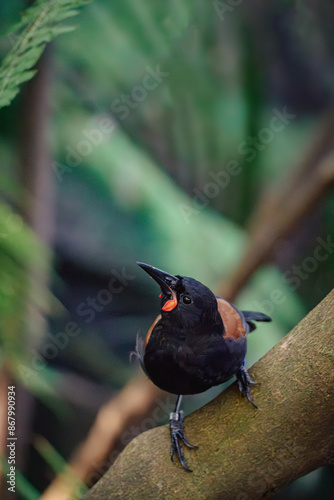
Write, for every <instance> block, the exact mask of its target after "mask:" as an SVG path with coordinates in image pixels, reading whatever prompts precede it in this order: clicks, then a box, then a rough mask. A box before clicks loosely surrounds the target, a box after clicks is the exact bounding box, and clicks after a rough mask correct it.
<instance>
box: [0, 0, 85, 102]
mask: <svg viewBox="0 0 334 500" xmlns="http://www.w3.org/2000/svg"><path fill="white" fill-rule="evenodd" d="M87 3H88V1H87V0H58V1H57V3H56V5H55V2H54V1H53V0H36V1H35V3H34V4H33V5H32V6H31V7H30V8H28V9H27V10H26V12H24V13H23V14H22V19H21V21H20V22H19V23H17V24H15V26H14V27H11V29H10V31H8V32H7V35H9V34H10V33H13V31H20V35H19V36H18V39H17V41H16V43H15V44H14V47H13V48H12V50H11V51H10V52H9V53H8V54H7V56H6V57H5V59H4V60H3V62H2V65H1V67H0V108H1V107H3V106H8V105H9V104H10V103H11V101H12V100H13V99H14V97H15V96H16V94H18V92H19V86H20V84H21V83H23V82H25V81H27V80H30V79H31V78H32V77H33V76H34V74H35V71H31V68H32V67H33V66H34V65H35V64H36V62H37V61H38V59H39V58H40V56H41V54H42V52H43V50H44V48H45V45H46V43H47V42H50V41H51V40H52V39H53V38H55V37H56V36H58V35H61V34H62V33H67V32H68V31H72V29H74V28H73V27H71V26H58V24H59V22H61V21H63V20H64V19H66V18H68V17H71V16H74V15H76V14H77V13H78V11H76V10H74V8H76V7H80V6H82V5H85V4H87Z"/></svg>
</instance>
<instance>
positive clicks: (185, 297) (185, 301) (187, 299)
mask: <svg viewBox="0 0 334 500" xmlns="http://www.w3.org/2000/svg"><path fill="white" fill-rule="evenodd" d="M183 302H184V303H185V304H191V298H190V297H188V295H185V296H184V297H183Z"/></svg>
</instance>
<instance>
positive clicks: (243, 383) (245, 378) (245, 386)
mask: <svg viewBox="0 0 334 500" xmlns="http://www.w3.org/2000/svg"><path fill="white" fill-rule="evenodd" d="M237 380H238V386H239V390H240V392H241V396H242V397H246V398H247V400H248V401H249V402H250V404H251V405H253V406H254V408H257V406H256V404H255V403H254V401H253V399H252V397H251V395H250V385H251V384H252V385H261V384H260V383H259V382H254V380H252V379H251V378H250V376H249V373H248V371H247V370H246V368H245V367H244V366H242V367H241V368H240V370H239V372H238V373H237Z"/></svg>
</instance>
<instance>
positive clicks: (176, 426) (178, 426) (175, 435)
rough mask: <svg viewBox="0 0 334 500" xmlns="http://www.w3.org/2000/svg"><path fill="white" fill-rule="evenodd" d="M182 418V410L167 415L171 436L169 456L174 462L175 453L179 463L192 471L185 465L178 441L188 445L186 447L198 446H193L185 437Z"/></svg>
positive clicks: (189, 470) (188, 470)
mask: <svg viewBox="0 0 334 500" xmlns="http://www.w3.org/2000/svg"><path fill="white" fill-rule="evenodd" d="M183 420H184V412H183V411H173V412H171V413H170V415H169V429H170V437H171V441H172V444H171V447H170V458H171V460H172V462H174V454H175V453H177V456H178V459H179V462H180V464H181V465H182V466H183V468H184V469H185V470H186V471H187V472H192V470H191V469H189V467H188V466H187V464H186V463H185V460H184V456H183V451H182V447H181V444H180V441H182V443H183V444H185V445H186V446H188V448H198V446H194V445H193V444H191V443H189V441H188V439H187V438H186V437H185V435H184V433H183Z"/></svg>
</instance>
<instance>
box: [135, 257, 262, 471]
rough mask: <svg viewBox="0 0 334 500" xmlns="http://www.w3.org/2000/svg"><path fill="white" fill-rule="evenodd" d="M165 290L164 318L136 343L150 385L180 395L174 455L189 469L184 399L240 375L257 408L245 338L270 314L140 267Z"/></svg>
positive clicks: (245, 393) (174, 420) (175, 416)
mask: <svg viewBox="0 0 334 500" xmlns="http://www.w3.org/2000/svg"><path fill="white" fill-rule="evenodd" d="M137 264H138V265H139V266H140V267H141V268H143V269H144V271H146V272H147V273H148V274H149V275H150V276H151V277H152V278H153V279H154V280H155V281H156V282H157V283H158V284H159V285H160V288H161V294H160V297H161V314H159V316H158V317H157V318H156V320H155V321H154V322H153V324H152V326H151V328H150V329H149V331H148V333H147V335H146V339H143V338H140V337H138V338H137V344H136V352H135V355H136V356H137V357H138V358H139V360H140V363H141V366H142V368H143V370H144V371H145V373H146V374H147V375H148V377H149V378H150V379H151V380H152V382H153V383H154V384H155V385H157V386H158V387H160V388H161V389H163V390H165V391H167V392H171V393H173V394H177V395H178V397H177V401H176V406H175V410H174V411H173V412H172V413H171V414H170V416H169V419H170V434H171V450H170V456H171V459H172V460H173V458H174V454H175V452H176V453H177V455H178V458H179V461H180V463H181V464H182V465H183V467H184V468H185V469H186V470H187V471H189V472H191V470H190V469H189V468H188V467H187V465H186V463H185V460H184V456H183V452H182V447H181V444H180V442H182V443H184V444H185V445H186V446H188V447H189V448H197V446H194V445H192V444H190V443H189V441H188V440H187V438H186V437H185V435H184V432H183V420H184V412H183V411H180V405H181V400H182V395H184V394H198V393H200V392H204V391H206V390H207V389H210V387H213V386H214V385H219V384H222V383H223V382H226V381H227V380H229V379H230V378H231V377H232V376H233V375H236V377H237V380H238V385H239V389H240V392H241V394H242V396H246V398H247V399H248V401H249V402H250V403H251V404H252V405H253V406H254V407H255V408H257V407H256V405H255V404H254V402H253V400H252V398H251V396H250V384H255V382H253V381H252V380H251V378H250V376H249V375H248V372H247V370H246V368H245V355H246V344H247V334H248V333H249V332H251V331H253V330H254V329H255V328H256V326H255V324H254V323H253V321H271V318H270V317H269V316H267V315H266V314H262V313H259V312H251V311H239V310H238V309H237V308H236V307H235V306H234V305H232V304H230V303H229V302H228V301H227V300H224V299H222V298H221V297H217V296H215V295H214V294H213V293H212V292H211V290H210V289H209V288H208V287H206V286H205V285H203V284H202V283H200V282H199V281H196V280H195V279H193V278H187V277H185V276H179V275H176V276H173V275H171V274H168V273H166V272H165V271H161V270H160V269H157V268H156V267H153V266H150V265H148V264H144V263H142V262H137Z"/></svg>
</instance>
